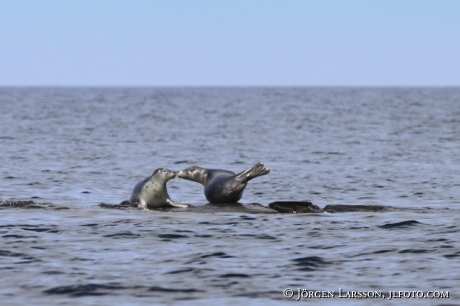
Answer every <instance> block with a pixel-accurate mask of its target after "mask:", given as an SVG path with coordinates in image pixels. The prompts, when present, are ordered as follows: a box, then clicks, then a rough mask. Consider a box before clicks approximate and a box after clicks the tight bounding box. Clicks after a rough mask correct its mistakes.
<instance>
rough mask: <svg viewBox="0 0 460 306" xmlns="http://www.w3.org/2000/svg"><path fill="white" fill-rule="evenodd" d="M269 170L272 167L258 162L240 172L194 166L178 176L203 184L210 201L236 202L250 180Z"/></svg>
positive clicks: (178, 173)
mask: <svg viewBox="0 0 460 306" xmlns="http://www.w3.org/2000/svg"><path fill="white" fill-rule="evenodd" d="M269 172H270V169H268V168H265V166H264V164H262V163H257V164H256V165H255V166H253V167H251V168H249V169H246V170H244V171H243V172H241V173H239V174H235V173H234V172H231V171H228V170H220V169H205V168H201V167H197V166H192V167H189V168H187V169H185V170H181V171H177V176H178V177H180V178H183V179H186V180H189V181H194V182H197V183H200V184H202V185H203V186H204V195H205V196H206V199H207V200H208V201H209V202H210V203H235V202H238V201H239V200H240V199H241V197H242V196H243V191H244V188H245V187H246V184H247V183H248V181H250V180H252V179H253V178H255V177H258V176H262V175H265V174H267V173H269Z"/></svg>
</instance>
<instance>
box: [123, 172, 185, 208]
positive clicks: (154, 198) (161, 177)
mask: <svg viewBox="0 0 460 306" xmlns="http://www.w3.org/2000/svg"><path fill="white" fill-rule="evenodd" d="M176 174H177V173H176V172H174V171H171V170H168V169H165V168H159V169H156V170H155V171H154V172H153V174H152V175H151V176H149V177H148V178H146V179H144V180H142V181H140V182H139V183H137V184H136V186H135V187H134V189H133V192H132V193H131V198H130V199H129V202H130V204H131V205H132V206H137V207H139V208H141V209H152V208H153V209H155V208H160V207H165V206H172V207H180V208H185V207H188V205H185V204H178V203H175V202H174V201H172V200H171V198H170V197H169V195H168V190H167V189H166V183H167V182H168V181H169V180H170V179H172V178H175V177H176Z"/></svg>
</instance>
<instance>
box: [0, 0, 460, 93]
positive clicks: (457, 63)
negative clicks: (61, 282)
mask: <svg viewBox="0 0 460 306" xmlns="http://www.w3.org/2000/svg"><path fill="white" fill-rule="evenodd" d="M0 86H460V1H458V0H430V1H427V0H384V1H383V0H378V1H377V0H319V1H317V0H164V1H159V0H129V1H128V0H124V1H121V0H65V1H62V0H41V1H36V0H29V1H27V0H0Z"/></svg>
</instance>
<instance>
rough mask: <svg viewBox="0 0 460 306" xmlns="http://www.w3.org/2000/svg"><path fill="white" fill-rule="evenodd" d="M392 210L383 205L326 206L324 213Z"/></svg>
mask: <svg viewBox="0 0 460 306" xmlns="http://www.w3.org/2000/svg"><path fill="white" fill-rule="evenodd" d="M390 209H392V207H391V206H384V205H348V204H332V205H326V207H324V211H326V212H329V213H339V212H354V211H361V212H376V211H386V210H390Z"/></svg>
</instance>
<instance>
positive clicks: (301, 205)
mask: <svg viewBox="0 0 460 306" xmlns="http://www.w3.org/2000/svg"><path fill="white" fill-rule="evenodd" d="M268 207H270V208H271V209H274V210H276V211H277V212H280V213H285V214H286V213H290V214H300V213H320V212H323V211H322V210H321V208H319V207H318V206H316V205H314V204H313V203H311V202H307V201H277V202H272V203H270V204H268Z"/></svg>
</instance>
